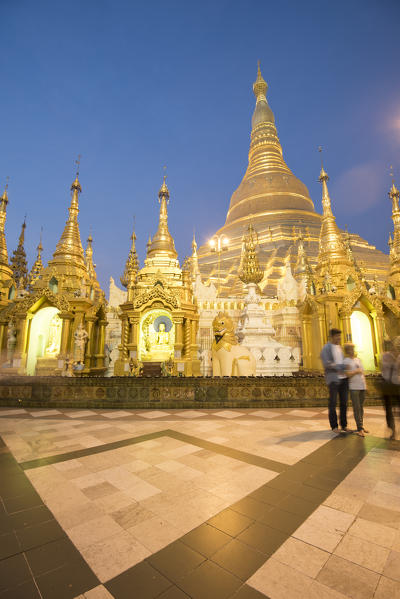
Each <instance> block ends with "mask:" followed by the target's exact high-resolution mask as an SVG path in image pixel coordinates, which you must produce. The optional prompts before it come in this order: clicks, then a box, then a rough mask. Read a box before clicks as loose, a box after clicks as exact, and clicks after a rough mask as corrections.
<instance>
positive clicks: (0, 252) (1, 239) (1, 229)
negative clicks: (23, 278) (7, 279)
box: [0, 178, 9, 268]
mask: <svg viewBox="0 0 400 599" xmlns="http://www.w3.org/2000/svg"><path fill="white" fill-rule="evenodd" d="M7 190H8V178H7V183H6V186H5V188H4V192H3V195H2V196H1V198H0V266H6V267H7V268H9V265H8V252H7V243H6V236H5V226H6V217H7V204H8V194H7Z"/></svg>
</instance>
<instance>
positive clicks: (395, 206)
mask: <svg viewBox="0 0 400 599" xmlns="http://www.w3.org/2000/svg"><path fill="white" fill-rule="evenodd" d="M388 195H389V198H390V199H391V200H392V220H393V241H392V246H391V247H392V252H393V256H394V257H395V258H397V259H399V258H400V210H399V198H400V192H399V190H398V189H397V187H396V185H395V184H394V181H393V182H392V187H391V188H390V191H389V194H388Z"/></svg>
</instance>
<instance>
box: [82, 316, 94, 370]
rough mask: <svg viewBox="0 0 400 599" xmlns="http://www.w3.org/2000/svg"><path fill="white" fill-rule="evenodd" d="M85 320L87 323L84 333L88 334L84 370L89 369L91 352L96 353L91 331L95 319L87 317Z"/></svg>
mask: <svg viewBox="0 0 400 599" xmlns="http://www.w3.org/2000/svg"><path fill="white" fill-rule="evenodd" d="M85 320H86V322H87V329H86V332H87V334H88V341H87V343H86V351H85V369H86V368H90V367H91V365H92V364H91V362H92V356H93V352H95V351H96V348H95V347H94V343H95V339H94V338H93V330H94V328H93V325H94V323H95V322H96V317H95V316H87V317H86V319H85Z"/></svg>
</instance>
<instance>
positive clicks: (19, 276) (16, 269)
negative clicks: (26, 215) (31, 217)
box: [11, 219, 28, 288]
mask: <svg viewBox="0 0 400 599" xmlns="http://www.w3.org/2000/svg"><path fill="white" fill-rule="evenodd" d="M25 229H26V222H25V219H24V222H23V223H22V227H21V233H20V236H19V240H18V247H17V249H16V250H14V252H13V255H12V257H11V268H12V271H13V278H14V281H15V282H16V284H17V285H19V286H23V288H25V287H26V286H27V284H28V263H27V260H26V253H25V248H24V242H25Z"/></svg>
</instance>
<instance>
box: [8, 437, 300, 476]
mask: <svg viewBox="0 0 400 599" xmlns="http://www.w3.org/2000/svg"><path fill="white" fill-rule="evenodd" d="M161 437H171V438H172V439H175V440H178V441H183V442H184V443H189V444H191V445H196V446H197V447H201V448H202V449H208V450H210V451H213V452H214V453H219V454H221V455H225V456H228V457H231V458H234V459H235V460H240V461H242V462H246V463H247V464H251V465H253V466H258V467H260V468H266V469H267V470H273V471H274V472H283V471H284V470H286V469H287V468H289V466H288V465H286V464H283V463H281V462H277V461H275V460H270V459H269V458H263V457H261V456H257V455H254V454H251V453H247V452H245V451H240V450H238V449H233V448H230V447H226V446H225V445H220V444H219V443H212V442H211V441H205V440H203V439H200V438H199V437H194V436H192V435H187V434H184V433H179V432H178V431H174V430H170V429H165V430H162V431H157V432H154V433H148V434H146V435H140V436H137V437H129V438H128V439H122V440H121V441H113V442H111V443H104V444H102V445H95V446H94V447H87V448H86V449H77V450H75V451H69V452H66V453H60V454H56V455H53V456H48V457H44V458H37V459H35V460H28V461H26V462H20V463H19V465H20V466H21V468H22V469H23V470H31V469H32V468H40V467H41V466H49V465H50V464H57V463H59V462H66V461H67V460H73V459H79V458H83V457H86V456H90V455H95V454H99V453H103V452H105V451H112V450H113V449H120V448H121V447H128V446H129V445H136V444H138V443H144V442H145V441H151V440H153V439H160V438H161Z"/></svg>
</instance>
